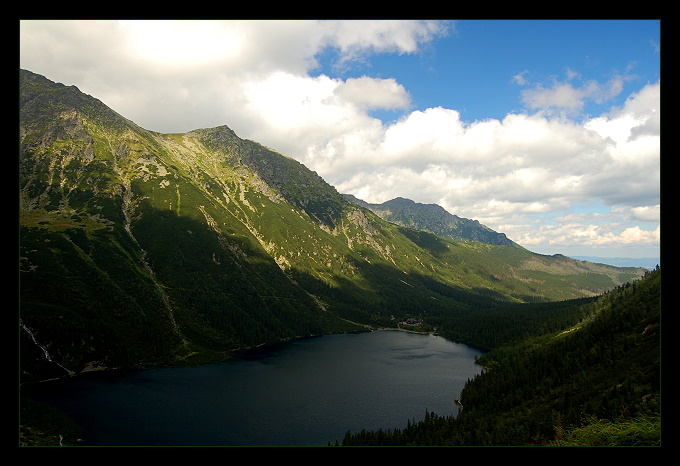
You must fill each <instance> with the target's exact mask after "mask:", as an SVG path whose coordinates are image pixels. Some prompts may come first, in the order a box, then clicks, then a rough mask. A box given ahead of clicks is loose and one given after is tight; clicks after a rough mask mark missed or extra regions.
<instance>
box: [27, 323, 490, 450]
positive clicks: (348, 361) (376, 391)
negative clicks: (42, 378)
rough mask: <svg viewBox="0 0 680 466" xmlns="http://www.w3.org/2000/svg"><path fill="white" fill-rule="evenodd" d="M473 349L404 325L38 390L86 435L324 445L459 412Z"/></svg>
mask: <svg viewBox="0 0 680 466" xmlns="http://www.w3.org/2000/svg"><path fill="white" fill-rule="evenodd" d="M479 354H481V353H480V352H479V351H478V350H476V349H473V348H470V347H468V346H466V345H461V344H457V343H453V342H451V341H448V340H446V339H444V338H441V337H436V336H431V335H420V334H413V333H406V332H399V331H378V332H371V333H359V334H345V335H329V336H323V337H315V338H308V339H303V340H297V341H293V342H287V343H283V344H279V345H272V346H267V347H262V348H259V349H256V350H249V351H245V352H240V353H237V354H235V355H234V356H233V357H231V358H229V359H227V360H225V361H222V362H219V363H214V364H209V365H204V366H199V367H182V368H163V369H151V370H143V371H133V372H129V373H126V374H124V375H122V376H121V375H117V376H110V375H106V376H104V375H101V376H95V377H88V378H85V379H78V380H70V381H68V382H65V383H59V384H51V385H49V390H43V389H41V390H40V393H38V394H36V395H35V397H36V398H38V399H41V400H43V401H49V402H51V403H53V404H55V405H56V406H57V407H59V408H60V409H62V410H63V411H64V412H65V413H66V414H68V415H69V416H70V417H72V418H73V419H74V420H75V421H76V422H77V423H78V424H79V425H81V426H82V428H83V432H82V438H83V440H84V443H85V444H86V445H116V446H122V445H129V446H132V445H158V446H161V445H195V446H205V445H215V446H217V445H224V446H235V445H244V446H254V445H259V446H262V445H327V444H328V443H329V442H330V443H331V444H334V443H335V441H336V440H337V441H338V442H340V443H342V439H343V437H344V435H345V433H346V432H347V431H348V430H350V431H352V432H358V431H360V430H361V429H367V430H378V429H381V428H382V429H383V430H386V429H394V428H403V427H405V426H406V423H407V421H408V420H416V421H420V420H422V419H423V417H424V415H425V412H426V410H427V411H429V412H435V413H437V414H440V415H450V414H456V413H457V408H456V405H455V402H454V400H455V399H456V398H458V396H459V395H460V392H461V390H462V389H463V387H464V385H465V382H466V381H467V379H468V378H472V377H473V376H474V375H476V374H478V373H479V372H480V371H481V367H480V366H479V365H477V364H475V363H474V357H475V355H479Z"/></svg>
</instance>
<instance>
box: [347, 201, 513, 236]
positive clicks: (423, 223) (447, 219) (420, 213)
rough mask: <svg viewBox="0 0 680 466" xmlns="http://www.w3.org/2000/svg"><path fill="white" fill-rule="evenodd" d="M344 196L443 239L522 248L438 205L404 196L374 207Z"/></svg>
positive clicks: (391, 220)
mask: <svg viewBox="0 0 680 466" xmlns="http://www.w3.org/2000/svg"><path fill="white" fill-rule="evenodd" d="M345 196H346V197H347V198H348V199H350V200H351V201H353V202H356V203H357V204H359V205H361V206H363V207H366V208H367V209H369V210H371V211H372V212H373V213H375V214H377V215H378V216H379V217H381V218H383V219H385V220H387V221H388V222H392V223H396V224H398V225H403V226H405V227H410V228H415V229H416V230H425V231H429V232H430V233H434V234H435V235H437V236H441V237H442V238H447V239H450V240H453V241H480V242H482V243H489V244H498V245H505V246H519V245H517V244H516V243H515V242H513V241H511V240H510V239H508V237H507V236H505V233H498V232H495V231H493V230H492V229H491V228H489V227H487V226H485V225H482V224H481V223H479V222H478V221H477V220H470V219H467V218H461V217H459V216H457V215H453V214H450V213H449V212H448V211H447V210H446V209H444V208H443V207H442V206H439V205H437V204H421V203H419V202H414V201H412V200H410V199H404V198H403V197H397V198H395V199H392V200H390V201H387V202H383V203H382V204H371V203H368V202H365V201H363V200H361V199H358V198H356V197H355V196H352V195H351V194H345Z"/></svg>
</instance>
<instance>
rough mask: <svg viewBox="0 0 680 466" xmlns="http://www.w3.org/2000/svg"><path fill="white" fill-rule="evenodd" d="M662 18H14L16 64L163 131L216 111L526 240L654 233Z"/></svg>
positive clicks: (573, 243)
mask: <svg viewBox="0 0 680 466" xmlns="http://www.w3.org/2000/svg"><path fill="white" fill-rule="evenodd" d="M660 26H661V22H660V21H653V20H652V21H619V20H614V21H591V20H588V21H580V20H579V21H575V20H569V21H553V20H547V21H535V20H528V21H514V20H499V21H477V20H472V21H334V20H328V21H310V20H303V21H89V20H79V21H21V22H20V66H21V67H22V68H26V69H29V70H31V71H34V72H36V73H39V74H43V75H44V76H46V77H47V78H49V79H52V80H54V81H57V82H63V83H64V84H69V85H70V84H74V85H76V86H78V87H79V88H80V89H81V90H82V91H83V92H86V93H88V94H91V95H93V96H95V97H97V98H99V99H100V100H102V101H103V102H104V103H106V104H107V105H109V106H110V107H112V108H113V109H114V110H116V111H118V112H119V113H121V114H122V115H124V116H125V117H127V118H129V119H131V120H133V121H134V122H136V123H137V124H139V125H140V126H143V127H145V128H147V129H151V130H154V131H160V132H185V131H189V130H192V129H196V128H201V127H211V126H218V125H223V124H226V125H228V126H230V127H231V128H232V129H233V130H234V131H236V133H237V134H238V135H239V136H241V137H243V138H247V139H253V140H255V141H258V142H260V143H262V144H265V145H266V146H268V147H271V148H273V149H275V150H277V151H279V152H281V153H284V154H286V155H288V156H291V157H294V158H296V159H297V160H299V161H300V162H302V163H304V164H305V165H307V166H308V167H309V168H311V169H312V170H315V171H317V172H318V173H319V174H320V175H321V176H322V177H324V179H326V181H328V182H329V183H331V184H333V185H334V186H336V188H337V189H338V190H339V191H340V192H347V193H351V194H354V195H357V196H358V197H360V198H363V199H365V200H367V201H370V202H384V201H387V200H389V199H392V198H394V197H397V196H402V197H407V198H410V199H413V200H414V201H417V202H422V203H437V204H440V205H442V206H443V207H444V208H446V209H447V210H449V211H450V212H451V213H453V214H456V215H459V216H461V217H466V218H473V219H477V220H479V221H480V222H482V223H483V224H485V225H487V226H489V227H490V228H493V229H494V230H496V231H501V232H504V233H506V234H507V235H508V237H510V238H511V239H513V240H515V241H517V242H518V243H520V244H522V245H523V246H525V247H527V248H528V249H530V250H532V251H535V252H539V253H542V254H557V253H561V254H566V255H572V256H576V255H578V256H584V255H588V256H604V257H649V256H658V255H659V246H660V226H659V225H660Z"/></svg>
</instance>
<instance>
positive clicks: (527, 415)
mask: <svg viewBox="0 0 680 466" xmlns="http://www.w3.org/2000/svg"><path fill="white" fill-rule="evenodd" d="M582 301H585V302H582ZM545 306H546V307H547V308H550V307H553V309H554V310H555V311H558V312H559V313H562V311H568V312H567V313H571V314H573V315H574V316H578V318H577V319H575V321H574V322H573V323H570V324H567V325H564V326H562V327H561V328H558V329H553V328H551V329H550V330H547V331H544V332H538V333H533V334H532V335H531V336H530V337H527V336H526V334H525V330H524V328H523V327H524V326H523V325H522V322H521V321H522V320H525V319H527V318H531V320H536V319H541V318H542V317H543V316H529V314H527V313H526V311H525V309H524V306H522V307H521V308H520V307H515V308H514V309H513V308H509V309H507V312H505V313H503V314H497V313H494V314H495V315H489V316H488V317H489V318H490V319H493V320H494V322H495V324H496V325H499V326H503V327H507V328H509V329H510V331H511V332H512V333H514V334H515V335H516V336H517V337H519V338H511V339H510V340H513V341H514V342H515V343H514V344H510V345H507V344H505V343H503V344H501V345H499V346H497V347H495V348H494V349H493V350H492V351H490V352H489V353H486V354H485V355H483V356H482V357H481V358H480V359H479V362H480V363H481V364H483V365H484V366H485V367H486V369H487V370H486V371H484V372H483V373H482V374H480V375H478V376H477V377H475V379H474V380H472V381H469V382H468V384H467V385H466V387H465V389H464V390H463V392H462V395H461V398H460V399H459V400H458V401H459V402H460V403H461V404H460V406H463V408H462V410H461V411H460V413H459V415H458V416H457V417H456V418H454V417H452V416H446V415H444V416H439V415H438V413H430V414H431V416H427V417H426V418H425V419H424V420H423V421H422V422H418V423H413V424H409V426H408V428H407V429H404V430H402V431H399V430H396V431H393V432H387V433H386V432H365V431H362V432H361V433H354V435H351V434H348V435H347V436H346V438H345V441H344V444H345V445H459V446H473V445H505V446H509V445H570V446H576V445H578V446H624V445H625V446H633V445H635V446H659V445H660V444H661V270H660V269H658V268H657V269H655V270H653V271H651V272H648V273H647V274H646V275H645V276H644V277H643V278H641V279H639V280H637V281H634V282H633V283H629V284H626V285H624V286H621V287H617V288H616V289H614V290H612V291H610V292H608V293H606V294H604V295H602V296H599V297H597V298H594V299H592V300H575V301H571V302H566V303H549V304H546V305H545ZM529 307H531V306H529ZM559 308H562V309H561V310H560V309H559ZM489 314H491V313H489ZM518 314H519V315H518ZM550 314H551V313H546V316H547V319H546V321H547V320H551V319H552V317H550ZM554 314H556V313H554ZM537 323H538V322H534V323H533V325H532V327H533V329H535V330H538V329H539V328H540V326H539V325H536V324H537ZM478 328H479V329H484V328H486V326H485V325H484V324H481V325H479V326H478Z"/></svg>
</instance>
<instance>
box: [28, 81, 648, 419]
mask: <svg viewBox="0 0 680 466" xmlns="http://www.w3.org/2000/svg"><path fill="white" fill-rule="evenodd" d="M19 151H20V153H19V224H20V225H19V226H20V241H19V273H20V287H19V303H20V306H19V307H20V325H21V328H25V329H26V331H21V332H20V338H21V340H20V350H21V358H20V366H21V367H20V373H21V382H22V383H30V382H36V381H41V380H45V379H51V378H55V377H63V376H65V375H66V374H67V373H69V372H72V373H82V372H83V371H86V370H88V368H92V367H98V368H108V369H114V368H130V367H135V368H139V367H162V366H177V365H191V364H195V363H198V362H206V361H212V360H219V359H222V358H224V356H225V355H226V354H228V353H229V352H231V351H234V350H238V349H244V348H251V347H255V346H259V345H265V344H270V343H275V342H280V341H287V340H293V339H297V338H301V337H307V336H313V335H325V334H334V333H347V332H356V331H366V330H370V329H375V328H385V327H388V328H389V327H394V326H396V323H397V322H400V321H406V320H407V319H417V320H419V321H420V320H422V321H423V323H424V324H423V325H424V330H425V331H437V332H439V333H440V334H442V335H443V336H447V337H449V338H452V339H455V340H457V341H461V342H463V343H468V344H473V345H479V346H480V347H483V348H488V349H491V348H496V347H499V346H503V345H505V344H510V343H512V344H516V343H518V342H519V341H521V339H522V338H524V337H521V338H520V336H521V335H525V333H522V332H519V333H517V331H516V329H517V328H518V327H512V326H510V327H507V328H506V330H511V331H512V332H515V333H512V332H511V333H512V335H510V334H508V335H506V336H503V337H498V335H496V336H494V337H489V335H486V334H485V332H484V331H483V330H484V329H487V330H488V329H489V328H491V327H490V325H487V324H484V325H483V327H484V328H482V327H479V326H478V323H479V322H482V321H484V320H485V319H486V321H487V322H488V321H490V320H495V321H496V322H506V323H507V321H504V320H503V318H501V317H499V316H500V315H505V313H507V312H509V311H508V310H509V309H520V308H521V309H522V312H518V313H515V314H514V315H526V316H527V319H536V318H537V315H538V316H539V317H540V316H543V317H545V316H548V315H549V316H550V317H545V318H538V320H539V321H541V322H540V323H538V324H532V325H533V327H532V330H531V331H530V332H529V334H532V335H533V334H535V333H536V332H537V330H536V329H539V328H540V329H541V331H545V329H547V328H550V329H553V328H557V327H558V326H560V325H561V326H565V325H566V326H571V325H575V324H576V322H578V321H579V319H581V318H582V315H581V314H580V313H579V312H577V311H576V310H575V308H574V307H571V306H569V312H567V314H568V315H567V316H566V317H563V316H561V317H559V318H557V317H553V316H554V315H556V314H550V313H552V312H556V313H557V314H560V313H559V312H557V311H556V309H558V308H560V305H558V304H556V303H564V302H568V303H574V302H578V303H579V304H580V303H581V302H583V303H585V302H586V301H587V302H590V301H591V300H593V299H596V298H597V297H598V296H600V295H602V294H604V293H609V292H611V291H612V290H615V289H617V287H621V286H623V285H625V284H626V283H629V282H632V281H635V280H637V279H639V278H640V277H642V276H644V275H645V274H646V272H647V271H646V270H645V269H643V268H640V267H614V266H609V265H605V264H599V263H593V262H587V261H580V260H575V259H570V258H568V257H566V256H563V255H559V254H558V255H553V256H546V255H540V254H536V253H533V252H531V251H529V250H527V249H525V248H523V247H521V246H520V245H517V244H515V243H514V242H513V241H511V240H510V239H508V238H507V237H505V235H504V234H502V233H497V232H493V231H492V230H490V229H488V228H486V227H484V226H483V225H481V224H479V223H478V222H475V221H473V220H468V219H460V218H458V217H455V216H451V215H450V214H448V213H447V212H446V211H444V210H443V209H441V208H437V207H438V206H435V207H429V208H428V209H427V215H429V216H430V218H432V217H433V216H434V217H435V221H434V224H435V225H437V224H438V225H439V226H440V228H439V229H437V228H434V227H432V226H430V227H429V228H428V227H426V226H425V224H424V223H422V222H419V221H418V220H417V219H418V216H419V215H423V209H420V210H419V209H417V207H418V206H417V205H415V203H413V201H409V200H401V204H402V205H405V206H407V207H409V209H410V210H409V212H408V215H407V212H406V211H404V212H402V213H401V215H400V216H398V217H394V216H388V215H387V214H385V212H386V211H387V208H386V206H385V205H383V206H375V205H366V204H365V203H363V202H362V201H360V200H357V199H356V198H354V199H352V198H350V197H348V196H345V195H342V194H340V193H338V192H337V190H336V189H335V188H334V187H333V186H331V185H329V184H328V183H326V182H325V181H324V180H323V179H322V178H321V177H320V176H319V175H318V174H316V173H314V172H312V171H310V170H309V169H307V168H306V167H305V166H304V165H302V164H300V163H299V162H297V161H295V160H294V159H292V158H290V157H287V156H285V155H283V154H280V153H278V152H276V151H275V150H272V149H269V148H267V147H264V146H262V145H261V144H258V143H257V142H255V141H250V140H245V139H241V138H240V137H238V136H237V135H236V134H235V133H234V132H233V131H232V130H231V129H230V128H229V127H227V126H219V127H215V128H203V129H196V130H193V131H190V132H187V133H183V134H162V133H157V132H154V131H151V130H147V129H144V128H141V127H139V126H138V125H136V124H135V123H133V122H132V121H130V120H127V119H126V118H124V117H123V116H121V115H118V114H117V113H116V112H114V111H113V110H111V109H110V108H109V107H107V106H106V105H105V104H104V103H103V102H101V101H99V100H97V99H96V98H95V97H92V96H89V95H86V94H83V93H82V92H80V91H79V90H78V89H77V88H76V87H74V86H67V85H64V84H60V83H55V82H52V81H50V80H49V79H48V78H46V77H43V76H40V75H37V74H34V73H32V72H30V71H27V70H21V74H20V144H19ZM389 207H390V209H389V210H390V212H395V211H396V210H397V209H396V205H392V206H389ZM420 207H422V205H421V206H420ZM442 211H443V212H442ZM453 217H455V218H453ZM428 230H429V231H428ZM447 231H448V233H447ZM531 309H540V310H541V311H540V312H527V313H526V314H522V313H524V312H525V311H527V310H531ZM560 315H561V314H560ZM546 320H549V321H550V322H549V324H550V325H548V324H547V323H546V322H545V321H546ZM558 321H559V324H557V323H555V322H558ZM526 322H527V320H523V325H524V323H526ZM553 324H554V325H553ZM551 331H552V330H551ZM518 335H519V336H518ZM42 350H44V351H42ZM45 352H47V353H48V354H49V356H50V357H49V359H48V358H45ZM465 405H466V409H467V406H468V403H467V402H465Z"/></svg>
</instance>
